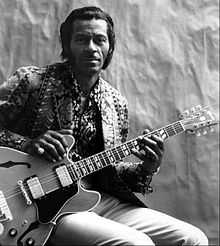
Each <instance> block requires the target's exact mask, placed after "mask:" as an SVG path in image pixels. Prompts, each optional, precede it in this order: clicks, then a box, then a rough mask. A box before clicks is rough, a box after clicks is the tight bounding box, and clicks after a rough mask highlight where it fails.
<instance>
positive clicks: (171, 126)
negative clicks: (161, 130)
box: [166, 125, 176, 137]
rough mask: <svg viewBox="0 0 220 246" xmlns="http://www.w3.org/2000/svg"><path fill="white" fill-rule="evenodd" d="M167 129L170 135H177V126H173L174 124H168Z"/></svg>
mask: <svg viewBox="0 0 220 246" xmlns="http://www.w3.org/2000/svg"><path fill="white" fill-rule="evenodd" d="M166 131H167V133H168V135H169V137H170V136H174V135H176V131H175V128H174V127H173V125H169V126H167V127H166Z"/></svg>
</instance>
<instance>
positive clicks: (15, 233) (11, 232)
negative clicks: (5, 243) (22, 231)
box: [8, 228, 18, 237]
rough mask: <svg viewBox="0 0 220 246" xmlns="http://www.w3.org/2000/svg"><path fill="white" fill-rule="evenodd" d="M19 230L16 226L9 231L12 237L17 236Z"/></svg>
mask: <svg viewBox="0 0 220 246" xmlns="http://www.w3.org/2000/svg"><path fill="white" fill-rule="evenodd" d="M17 233H18V231H17V230H16V229H15V228H11V229H10V230H9V232H8V234H9V236H10V237H15V236H16V235H17Z"/></svg>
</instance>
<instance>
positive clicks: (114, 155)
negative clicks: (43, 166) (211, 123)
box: [67, 121, 184, 181]
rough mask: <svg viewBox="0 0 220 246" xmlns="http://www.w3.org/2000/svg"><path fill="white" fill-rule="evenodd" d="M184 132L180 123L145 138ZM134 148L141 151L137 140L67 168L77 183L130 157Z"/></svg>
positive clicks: (163, 136)
mask: <svg viewBox="0 0 220 246" xmlns="http://www.w3.org/2000/svg"><path fill="white" fill-rule="evenodd" d="M182 131H184V127H183V125H182V122H181V121H178V122H174V123H173V124H170V125H168V126H165V127H163V128H160V129H158V130H156V131H153V132H150V133H148V134H145V135H143V137H145V136H146V137H147V136H150V135H152V134H156V135H158V136H160V137H161V138H162V139H164V140H165V139H167V138H169V137H170V136H173V135H176V134H178V133H180V132H182ZM134 148H135V149H137V150H139V149H140V146H139V144H138V140H137V138H136V139H133V140H130V141H128V142H126V143H123V144H121V145H118V146H116V147H114V148H112V149H108V150H105V151H102V152H100V153H98V154H95V155H92V156H90V157H88V158H85V159H83V160H80V161H77V162H75V164H74V165H68V166H67V168H68V169H70V170H69V173H70V176H71V178H72V180H73V181H76V180H79V179H80V178H82V177H84V176H86V175H88V174H90V173H93V172H95V171H97V170H100V169H102V168H104V167H106V166H109V165H111V164H113V163H115V162H117V161H120V160H121V159H123V158H124V157H126V156H129V155H130V154H131V153H132V149H134Z"/></svg>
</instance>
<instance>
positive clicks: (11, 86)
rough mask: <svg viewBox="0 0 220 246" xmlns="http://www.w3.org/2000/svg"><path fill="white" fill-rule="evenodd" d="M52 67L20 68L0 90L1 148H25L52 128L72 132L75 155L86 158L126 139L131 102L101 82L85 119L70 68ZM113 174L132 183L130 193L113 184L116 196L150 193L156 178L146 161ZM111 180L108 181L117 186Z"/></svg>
mask: <svg viewBox="0 0 220 246" xmlns="http://www.w3.org/2000/svg"><path fill="white" fill-rule="evenodd" d="M49 68H50V69H49V70H48V67H47V68H38V67H33V66H30V67H23V68H20V69H18V70H17V71H16V72H15V74H14V75H13V76H12V77H10V78H9V79H8V80H7V81H6V82H5V83H3V84H2V85H1V86H0V145H3V146H8V147H12V148H16V149H21V146H22V143H23V142H25V141H26V140H27V138H33V137H36V136H37V135H39V134H40V133H42V132H44V131H46V130H48V129H53V130H58V129H62V128H64V129H69V128H71V129H73V135H74V137H75V138H76V148H75V151H76V152H77V153H78V154H79V155H81V156H82V157H86V156H89V155H91V154H93V153H97V152H99V151H101V150H102V149H103V148H109V147H113V146H114V145H115V144H120V143H122V142H124V141H125V140H126V136H127V131H128V125H127V106H126V101H125V99H123V98H122V97H121V95H120V94H119V93H118V92H117V91H116V90H115V89H114V88H112V87H111V86H110V85H109V84H108V83H107V82H105V81H104V80H103V79H102V78H99V80H98V81H97V83H96V84H95V86H94V87H93V88H92V90H91V92H90V95H89V97H88V99H87V102H86V107H85V110H84V111H83V114H82V113H81V110H80V105H81V98H82V91H81V90H80V87H79V85H78V83H77V81H76V80H75V79H74V75H73V74H72V72H71V68H70V66H69V64H68V63H61V64H52V65H50V66H49ZM44 81H45V82H46V83H43V82H44ZM45 84H46V86H45ZM44 87H45V88H44ZM42 88H43V89H42ZM42 91H43V93H42ZM114 169H115V171H116V172H117V174H118V175H119V176H120V177H121V178H122V180H124V182H125V183H126V184H127V188H123V187H125V186H124V185H122V184H121V183H120V182H119V183H120V184H119V183H118V185H110V187H108V189H110V190H114V192H115V194H117V193H120V189H121V190H122V191H124V190H127V191H128V190H130V191H135V192H142V193H145V192H149V191H151V187H150V186H149V184H150V182H151V178H152V176H151V175H149V174H148V173H146V171H144V170H145V169H144V168H143V165H142V163H141V162H139V163H128V162H120V163H118V165H117V166H115V167H114ZM112 170H113V169H112ZM108 172H109V173H112V171H111V170H110V169H109V170H107V171H106V172H103V174H104V175H102V176H103V177H104V179H102V181H103V183H104V181H106V177H107V176H105V175H106V174H107V173H108ZM112 175H113V173H112V174H111V175H110V176H109V182H118V180H117V176H115V175H113V176H114V178H112ZM103 183H102V188H103V189H104V187H105V185H104V184H103ZM108 186H109V184H108Z"/></svg>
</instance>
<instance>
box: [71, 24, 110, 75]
mask: <svg viewBox="0 0 220 246" xmlns="http://www.w3.org/2000/svg"><path fill="white" fill-rule="evenodd" d="M108 51H109V39H108V35H107V23H106V21H105V20H102V19H91V20H76V21H74V23H73V34H72V38H71V41H70V55H71V58H70V61H72V63H73V65H74V68H75V72H76V73H79V74H82V75H92V74H95V73H99V72H100V71H101V69H102V67H103V64H104V62H105V59H106V57H107V54H108Z"/></svg>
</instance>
